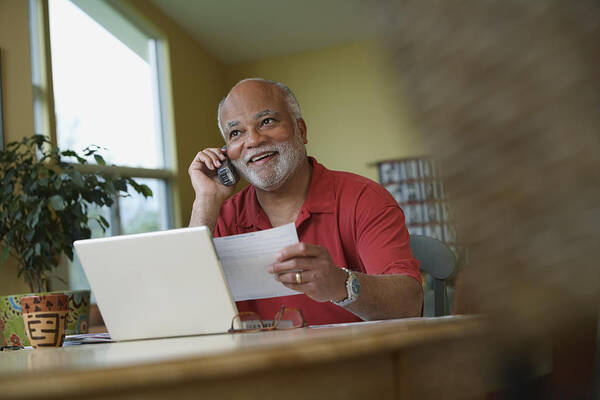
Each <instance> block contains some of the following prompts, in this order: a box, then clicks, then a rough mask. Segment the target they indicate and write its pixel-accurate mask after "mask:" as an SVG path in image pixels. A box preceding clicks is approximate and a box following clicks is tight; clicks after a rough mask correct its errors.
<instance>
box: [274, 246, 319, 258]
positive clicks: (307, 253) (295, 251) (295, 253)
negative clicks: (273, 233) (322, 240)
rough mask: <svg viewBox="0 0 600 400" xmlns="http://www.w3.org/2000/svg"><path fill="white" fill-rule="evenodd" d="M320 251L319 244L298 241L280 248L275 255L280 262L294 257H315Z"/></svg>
mask: <svg viewBox="0 0 600 400" xmlns="http://www.w3.org/2000/svg"><path fill="white" fill-rule="evenodd" d="M322 252H323V250H322V247H321V246H317V245H314V244H308V243H302V242H300V243H296V244H293V245H291V246H288V247H285V248H283V249H281V250H280V251H279V253H277V255H276V256H275V257H276V261H278V262H281V261H285V260H288V259H290V258H294V257H316V256H318V255H320V254H321V253H322Z"/></svg>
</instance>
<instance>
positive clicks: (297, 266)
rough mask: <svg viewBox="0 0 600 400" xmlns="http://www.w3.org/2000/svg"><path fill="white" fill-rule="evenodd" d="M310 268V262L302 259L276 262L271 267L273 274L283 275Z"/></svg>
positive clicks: (270, 270)
mask: <svg viewBox="0 0 600 400" xmlns="http://www.w3.org/2000/svg"><path fill="white" fill-rule="evenodd" d="M309 268H310V262H308V260H306V259H302V258H292V259H290V260H287V261H283V262H275V263H273V264H272V265H271V266H270V267H269V272H270V273H272V274H277V275H281V274H283V273H286V272H296V271H302V270H305V269H309Z"/></svg>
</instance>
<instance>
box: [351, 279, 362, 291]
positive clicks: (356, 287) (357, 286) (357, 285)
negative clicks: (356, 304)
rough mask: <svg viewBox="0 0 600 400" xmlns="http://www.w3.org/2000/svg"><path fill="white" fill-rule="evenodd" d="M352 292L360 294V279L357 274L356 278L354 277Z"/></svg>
mask: <svg viewBox="0 0 600 400" xmlns="http://www.w3.org/2000/svg"><path fill="white" fill-rule="evenodd" d="M351 288H352V293H354V294H355V295H357V294H358V292H360V281H359V280H358V278H357V277H356V276H355V277H354V279H352V286H351Z"/></svg>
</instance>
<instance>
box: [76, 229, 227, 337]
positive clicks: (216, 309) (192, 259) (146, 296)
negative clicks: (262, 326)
mask: <svg viewBox="0 0 600 400" xmlns="http://www.w3.org/2000/svg"><path fill="white" fill-rule="evenodd" d="M74 245H75V250H76V252H77V255H78V256H79V259H80V261H81V264H82V266H83V270H84V272H85V275H86V276H87V279H88V281H89V283H90V287H91V289H92V292H93V293H94V296H95V297H96V302H97V303H98V308H99V309H100V312H101V313H102V317H103V318H104V323H105V324H106V327H107V329H108V332H109V334H110V336H111V339H112V340H115V341H123V340H136V339H150V338H162V337H172V336H187V335H199V334H211V333H222V332H226V331H227V329H228V328H229V327H230V325H231V320H232V319H233V317H234V316H235V315H236V314H237V308H236V306H235V302H234V301H233V298H232V296H231V293H230V290H229V287H228V285H227V281H226V279H225V275H224V274H223V269H222V267H221V263H220V262H219V259H218V258H217V254H216V251H215V248H214V245H213V241H212V235H211V233H210V230H209V229H208V228H207V227H205V226H202V227H193V228H183V229H172V230H168V231H160V232H150V233H142V234H134V235H124V236H114V237H108V238H100V239H88V240H78V241H76V242H75V243H74Z"/></svg>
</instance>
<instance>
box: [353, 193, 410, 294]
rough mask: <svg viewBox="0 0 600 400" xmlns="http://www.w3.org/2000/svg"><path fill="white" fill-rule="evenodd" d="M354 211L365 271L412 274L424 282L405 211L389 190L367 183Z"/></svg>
mask: <svg viewBox="0 0 600 400" xmlns="http://www.w3.org/2000/svg"><path fill="white" fill-rule="evenodd" d="M355 213H356V214H355V215H356V235H357V237H356V240H357V248H358V253H359V257H360V259H361V262H362V264H363V265H364V266H365V269H366V272H367V273H369V274H375V275H378V274H403V275H409V276H412V277H413V278H415V279H416V280H417V281H418V282H419V283H421V274H420V272H419V265H420V263H419V261H418V260H416V259H415V258H414V257H413V255H412V251H411V249H410V237H409V234H408V230H407V228H406V224H405V220H404V213H403V212H402V209H401V208H400V207H399V206H398V203H396V201H395V200H394V198H393V197H392V196H391V195H390V194H389V193H388V191H387V190H385V189H384V188H383V187H381V186H378V185H375V184H374V185H370V186H367V187H365V189H364V190H363V191H362V193H361V194H360V196H359V198H358V201H357V203H356V209H355Z"/></svg>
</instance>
